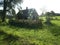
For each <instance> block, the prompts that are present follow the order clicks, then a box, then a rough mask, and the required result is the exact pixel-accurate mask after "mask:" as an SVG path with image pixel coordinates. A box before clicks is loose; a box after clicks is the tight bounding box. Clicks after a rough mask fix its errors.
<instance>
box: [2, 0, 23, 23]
mask: <svg viewBox="0 0 60 45" xmlns="http://www.w3.org/2000/svg"><path fill="white" fill-rule="evenodd" d="M21 2H22V0H4V4H3V5H4V6H3V16H2V22H4V21H5V16H6V11H9V10H10V9H13V8H14V7H15V6H16V5H18V4H21Z"/></svg>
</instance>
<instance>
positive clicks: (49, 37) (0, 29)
mask: <svg viewBox="0 0 60 45" xmlns="http://www.w3.org/2000/svg"><path fill="white" fill-rule="evenodd" d="M42 19H44V18H42ZM51 23H52V25H46V24H45V23H44V21H43V27H42V29H41V28H24V27H15V26H11V25H9V24H7V23H0V45H60V17H59V16H57V19H55V20H51ZM26 26H27V25H26Z"/></svg>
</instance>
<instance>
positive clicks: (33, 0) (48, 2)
mask: <svg viewBox="0 0 60 45" xmlns="http://www.w3.org/2000/svg"><path fill="white" fill-rule="evenodd" d="M22 7H23V9H25V8H26V7H28V8H35V9H36V10H37V12H38V13H39V14H41V12H42V11H51V10H53V11H54V12H56V13H60V0H24V2H23V4H22Z"/></svg>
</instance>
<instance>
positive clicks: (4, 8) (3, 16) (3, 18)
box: [2, 0, 7, 22]
mask: <svg viewBox="0 0 60 45" xmlns="http://www.w3.org/2000/svg"><path fill="white" fill-rule="evenodd" d="M6 6H7V4H6V0H4V7H3V15H2V22H4V21H5V16H6Z"/></svg>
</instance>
